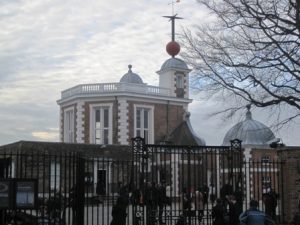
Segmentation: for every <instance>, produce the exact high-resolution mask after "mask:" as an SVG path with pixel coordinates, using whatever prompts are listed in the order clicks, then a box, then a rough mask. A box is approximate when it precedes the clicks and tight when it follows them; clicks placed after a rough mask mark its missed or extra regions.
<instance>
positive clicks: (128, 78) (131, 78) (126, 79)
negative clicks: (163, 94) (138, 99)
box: [120, 65, 143, 84]
mask: <svg viewBox="0 0 300 225" xmlns="http://www.w3.org/2000/svg"><path fill="white" fill-rule="evenodd" d="M131 68H132V65H128V69H129V70H128V72H127V73H125V74H124V75H123V77H122V78H121V79H120V82H121V83H134V84H143V80H142V78H141V77H140V76H139V75H138V74H136V73H133V72H132V70H131Z"/></svg>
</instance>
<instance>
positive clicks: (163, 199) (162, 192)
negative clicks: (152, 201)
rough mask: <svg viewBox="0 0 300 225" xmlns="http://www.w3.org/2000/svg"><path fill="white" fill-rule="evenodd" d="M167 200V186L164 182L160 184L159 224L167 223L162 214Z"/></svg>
mask: <svg viewBox="0 0 300 225" xmlns="http://www.w3.org/2000/svg"><path fill="white" fill-rule="evenodd" d="M166 201H167V195H166V186H165V185H164V183H162V184H160V185H159V186H158V221H159V224H161V225H162V224H165V222H164V221H163V219H162V215H163V212H164V207H165V205H166Z"/></svg>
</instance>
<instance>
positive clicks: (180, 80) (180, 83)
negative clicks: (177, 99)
mask: <svg viewBox="0 0 300 225" xmlns="http://www.w3.org/2000/svg"><path fill="white" fill-rule="evenodd" d="M176 88H184V74H181V73H177V74H176Z"/></svg>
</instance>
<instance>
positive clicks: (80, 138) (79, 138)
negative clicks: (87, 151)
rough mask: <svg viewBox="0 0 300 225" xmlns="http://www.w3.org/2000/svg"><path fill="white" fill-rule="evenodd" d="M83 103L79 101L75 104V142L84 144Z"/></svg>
mask: <svg viewBox="0 0 300 225" xmlns="http://www.w3.org/2000/svg"><path fill="white" fill-rule="evenodd" d="M83 121H84V102H83V101H80V102H78V103H77V113H76V124H77V126H76V130H77V132H76V142H77V143H84V124H83Z"/></svg>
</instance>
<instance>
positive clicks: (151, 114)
mask: <svg viewBox="0 0 300 225" xmlns="http://www.w3.org/2000/svg"><path fill="white" fill-rule="evenodd" d="M137 109H146V110H149V115H148V126H149V128H148V131H149V132H148V143H147V144H154V106H149V105H134V133H133V137H136V136H137V130H138V129H137V120H136V117H137ZM141 124H143V122H141ZM139 129H141V130H144V128H143V126H141V128H139ZM143 133H144V132H141V137H144V134H143Z"/></svg>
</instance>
